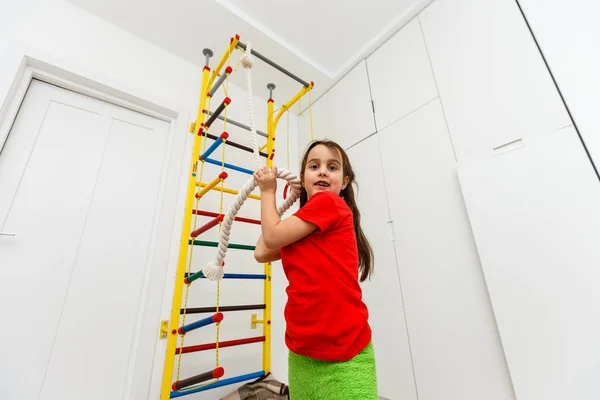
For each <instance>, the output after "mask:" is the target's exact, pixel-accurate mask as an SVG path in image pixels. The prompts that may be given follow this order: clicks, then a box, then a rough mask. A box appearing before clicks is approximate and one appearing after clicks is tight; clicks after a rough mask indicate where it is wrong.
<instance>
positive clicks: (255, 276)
mask: <svg viewBox="0 0 600 400" xmlns="http://www.w3.org/2000/svg"><path fill="white" fill-rule="evenodd" d="M223 278H225V279H267V276H266V275H264V274H263V275H260V274H225V276H223Z"/></svg>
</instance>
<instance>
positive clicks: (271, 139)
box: [160, 36, 314, 400]
mask: <svg viewBox="0 0 600 400" xmlns="http://www.w3.org/2000/svg"><path fill="white" fill-rule="evenodd" d="M238 43H239V37H238V36H235V37H233V38H232V40H231V42H230V45H229V47H228V48H227V50H226V51H225V54H224V55H223V57H221V60H220V62H219V64H218V65H217V67H216V68H215V70H214V71H213V73H212V75H210V68H209V67H208V66H205V67H204V70H203V76H202V85H201V90H200V101H199V105H198V114H197V117H196V122H195V123H194V124H192V129H190V131H191V132H192V133H193V134H194V135H195V137H194V147H193V151H192V159H191V164H190V172H189V177H188V190H187V195H186V203H185V214H184V218H183V226H182V230H181V241H180V245H179V256H178V262H177V273H176V275H175V290H174V292H173V302H172V308H171V317H170V320H169V325H168V333H167V349H166V354H165V362H164V368H163V379H162V384H161V391H160V400H168V399H169V398H170V396H171V385H172V383H173V382H172V380H173V370H174V365H175V355H176V354H175V351H176V347H177V336H178V334H177V332H176V331H177V329H178V328H179V321H180V310H181V302H182V297H183V287H184V286H183V285H184V277H185V270H186V265H187V259H188V249H189V243H188V242H189V237H190V232H191V226H192V215H193V209H194V199H195V189H196V184H197V182H196V177H195V174H196V169H197V165H198V160H199V158H200V145H201V142H202V136H201V132H202V129H203V128H202V126H201V125H202V123H204V116H205V114H204V113H203V112H202V111H203V110H204V109H205V108H206V103H207V99H208V96H207V95H208V91H209V90H210V89H211V85H212V83H213V82H214V81H215V78H216V77H217V76H218V74H219V72H220V70H221V69H222V68H223V66H224V65H225V63H226V62H227V60H228V58H229V57H230V55H231V53H232V52H233V50H235V48H236V47H237V45H238ZM313 87H314V83H313V82H310V84H309V85H308V86H305V87H303V88H302V89H301V90H300V91H299V92H298V93H297V94H296V95H295V96H294V97H293V98H292V99H290V100H289V101H288V102H287V103H286V104H285V105H283V106H282V108H281V109H280V110H279V112H278V113H277V115H276V116H274V101H273V100H272V99H269V102H268V105H267V113H268V116H267V136H268V137H267V166H268V167H271V166H272V165H273V158H274V156H275V153H274V152H275V132H276V128H277V124H278V123H279V120H280V119H281V117H282V116H283V114H284V113H285V112H286V111H287V110H289V109H290V108H291V107H292V106H293V105H294V104H295V103H296V102H298V101H299V100H300V99H301V98H302V97H303V96H304V95H305V94H306V93H308V92H310V91H311V90H312V89H313ZM223 145H225V144H223ZM271 272H272V267H271V263H265V264H264V274H265V275H266V279H265V283H264V304H265V310H264V313H263V319H262V321H263V336H264V337H265V341H264V342H263V360H262V365H263V371H264V373H265V374H268V373H269V372H270V371H271V289H272V275H271ZM173 332H175V333H173Z"/></svg>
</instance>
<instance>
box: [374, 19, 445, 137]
mask: <svg viewBox="0 0 600 400" xmlns="http://www.w3.org/2000/svg"><path fill="white" fill-rule="evenodd" d="M367 66H368V70H369V82H370V84H371V94H372V96H373V102H374V108H375V119H376V121H377V129H378V130H382V129H385V128H386V127H387V126H389V125H390V124H391V123H393V122H395V121H397V120H399V119H400V118H402V117H403V116H405V115H407V114H408V113H410V112H412V111H414V110H416V109H417V108H419V107H421V106H423V105H424V104H426V103H427V102H429V101H431V100H433V99H434V98H436V97H437V95H438V94H437V89H436V87H435V80H434V78H433V73H432V72H431V65H430V63H429V57H428V56H427V49H426V48H425V41H424V40H423V35H422V33H421V27H420V25H419V20H418V19H417V18H415V19H413V20H412V21H411V22H410V23H408V24H407V25H406V26H405V27H404V28H402V30H401V31H400V32H398V33H397V34H396V35H395V36H394V37H392V38H391V39H390V40H389V41H388V42H387V43H385V44H384V45H383V46H381V47H380V48H379V49H378V50H377V51H376V52H375V53H373V55H371V56H370V57H369V58H368V59H367Z"/></svg>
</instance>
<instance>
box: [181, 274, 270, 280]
mask: <svg viewBox="0 0 600 400" xmlns="http://www.w3.org/2000/svg"><path fill="white" fill-rule="evenodd" d="M190 275H194V273H193V272H192V273H189V274H188V273H187V272H186V273H185V277H186V278H187V277H188V276H190ZM200 278H206V277H205V276H201V277H200ZM223 279H267V276H266V275H264V274H224V275H223Z"/></svg>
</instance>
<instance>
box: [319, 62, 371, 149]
mask: <svg viewBox="0 0 600 400" xmlns="http://www.w3.org/2000/svg"><path fill="white" fill-rule="evenodd" d="M329 102H330V107H331V138H332V139H333V140H335V141H336V142H338V143H339V144H340V145H342V147H344V148H348V147H350V146H352V145H353V144H355V143H357V142H359V141H361V140H362V139H364V138H366V137H367V136H369V135H371V134H372V133H374V132H375V118H374V117H373V106H372V104H371V91H370V89H369V77H368V75H367V65H366V63H365V62H364V61H362V62H361V63H360V64H358V65H357V66H356V67H354V69H353V70H352V71H350V72H349V73H348V75H346V76H345V77H343V78H342V79H341V80H340V81H339V82H338V83H337V84H336V85H335V86H334V87H333V88H331V90H330V91H329Z"/></svg>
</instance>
